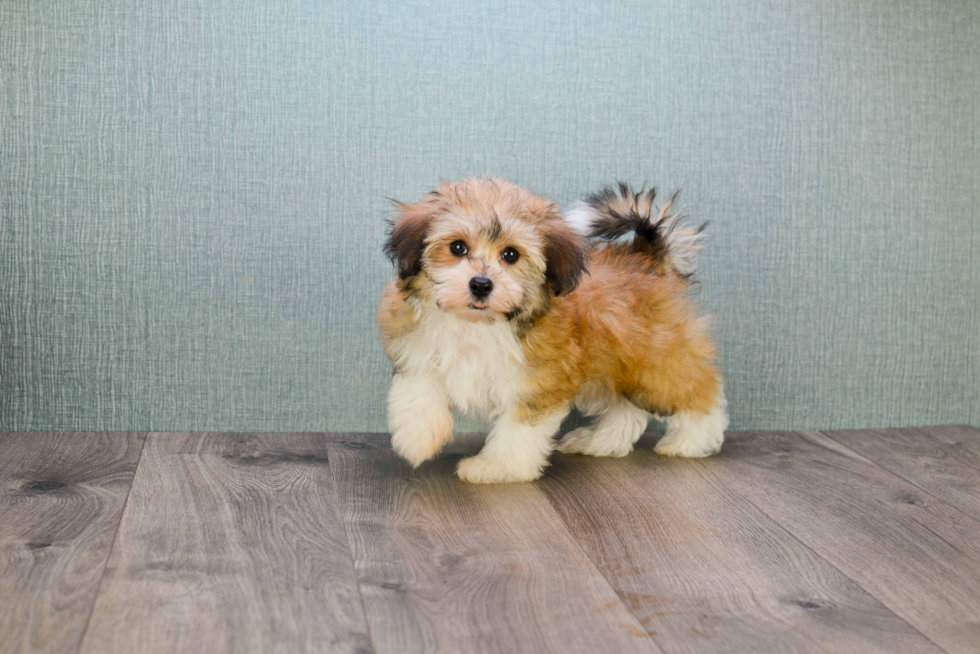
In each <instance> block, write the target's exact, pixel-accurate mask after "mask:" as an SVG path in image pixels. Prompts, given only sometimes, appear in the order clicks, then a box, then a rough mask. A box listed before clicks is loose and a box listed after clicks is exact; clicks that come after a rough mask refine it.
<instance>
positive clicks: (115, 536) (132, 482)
mask: <svg viewBox="0 0 980 654" xmlns="http://www.w3.org/2000/svg"><path fill="white" fill-rule="evenodd" d="M152 433H154V432H143V442H142V443H140V453H139V455H138V456H137V457H136V467H135V468H133V477H132V479H130V480H129V488H128V489H126V499H125V500H123V505H122V510H121V511H119V520H118V521H117V522H116V530H115V531H114V532H113V533H112V543H111V544H110V545H109V554H108V555H107V556H106V557H105V563H104V564H102V573H101V574H100V575H99V585H98V587H97V588H96V590H95V599H93V600H92V608H90V609H89V612H88V618H87V619H86V620H85V629H83V630H82V637H81V638H79V639H78V649H77V650H75V651H76V652H81V651H82V648H83V647H84V645H85V639H86V638H87V637H88V630H89V627H90V626H91V625H92V616H93V615H95V605H96V604H98V602H99V597H101V596H102V583H103V582H104V581H105V571H106V568H108V567H109V559H111V558H112V552H113V550H115V549H116V540H117V539H118V538H119V530H120V529H121V528H122V521H123V517H124V516H125V515H126V507H128V506H129V497H130V496H131V495H132V494H133V486H135V485H136V475H137V474H139V470H140V463H142V461H143V451H144V450H146V441H148V440H150V434H152Z"/></svg>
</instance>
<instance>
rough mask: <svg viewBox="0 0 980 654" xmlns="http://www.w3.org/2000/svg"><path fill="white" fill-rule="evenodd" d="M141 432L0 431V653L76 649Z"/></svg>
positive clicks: (133, 468) (130, 476)
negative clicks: (0, 432)
mask: <svg viewBox="0 0 980 654" xmlns="http://www.w3.org/2000/svg"><path fill="white" fill-rule="evenodd" d="M144 436H145V435H144V434H125V433H111V434H110V433H68V432H61V433H3V434H0V589H2V591H0V652H3V653H5V654H6V653H9V652H76V651H78V646H79V643H80V642H81V640H82V634H83V633H84V631H85V624H86V622H87V621H88V617H89V615H90V613H91V611H92V605H93V603H94V602H95V597H96V593H97V591H98V587H99V580H100V579H101V577H102V571H103V569H104V567H105V564H106V560H107V559H108V558H109V551H110V549H111V547H112V539H113V537H114V536H115V533H116V528H117V527H118V526H119V518H120V516H121V515H122V511H123V506H124V504H125V502H126V495H127V493H128V492H129V487H130V484H131V483H132V480H133V474H134V473H135V472H136V463H137V461H138V459H139V454H140V449H141V448H142V446H143V439H144Z"/></svg>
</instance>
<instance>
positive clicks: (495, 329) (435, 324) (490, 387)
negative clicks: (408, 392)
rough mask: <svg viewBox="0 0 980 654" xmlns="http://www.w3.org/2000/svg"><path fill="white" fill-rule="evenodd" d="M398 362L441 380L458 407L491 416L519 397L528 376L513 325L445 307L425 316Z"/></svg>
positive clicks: (410, 369) (409, 338) (407, 367)
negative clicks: (474, 319) (458, 314)
mask: <svg viewBox="0 0 980 654" xmlns="http://www.w3.org/2000/svg"><path fill="white" fill-rule="evenodd" d="M399 363H400V364H401V365H402V366H403V367H404V368H405V369H406V370H409V371H412V372H415V373H417V374H431V375H433V376H434V377H436V378H437V379H438V380H440V381H441V383H442V384H443V385H444V387H445V389H446V393H447V394H448V395H449V399H450V401H451V402H452V404H453V406H454V407H455V408H457V409H459V410H460V411H463V412H464V413H471V414H478V415H482V416H484V417H487V418H495V417H496V416H497V415H499V414H500V412H501V411H503V410H504V409H505V408H506V407H508V406H510V405H512V404H513V403H514V402H515V401H516V399H517V396H518V394H519V392H520V386H521V383H522V381H523V379H524V375H523V371H524V353H523V351H522V349H521V344H520V342H519V341H518V340H517V338H516V337H515V336H514V333H513V331H512V330H511V327H510V325H509V324H507V323H506V322H496V323H493V324H491V325H478V324H473V323H468V322H465V321H463V320H460V319H459V318H455V317H453V316H451V315H449V314H447V313H444V312H442V311H432V312H427V313H426V314H424V315H423V316H422V322H421V325H420V326H419V328H418V329H416V330H415V331H414V332H412V334H411V335H409V336H408V337H406V340H405V347H404V349H403V350H402V353H401V356H400V357H399Z"/></svg>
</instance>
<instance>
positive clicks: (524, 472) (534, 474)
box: [456, 455, 542, 484]
mask: <svg viewBox="0 0 980 654" xmlns="http://www.w3.org/2000/svg"><path fill="white" fill-rule="evenodd" d="M541 472H542V471H541V469H540V468H537V467H534V466H523V467H522V466H515V465H509V466H508V465H504V464H502V463H500V462H499V461H495V460H493V459H490V458H488V457H485V456H480V455H477V456H471V457H470V458H468V459H463V460H462V461H460V462H459V465H458V466H457V467H456V474H457V475H459V478H460V479H462V480H463V481H468V482H469V483H471V484H511V483H514V482H521V481H534V480H535V479H538V478H539V477H540V476H541Z"/></svg>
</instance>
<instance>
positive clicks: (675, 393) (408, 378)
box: [378, 179, 728, 483]
mask: <svg viewBox="0 0 980 654" xmlns="http://www.w3.org/2000/svg"><path fill="white" fill-rule="evenodd" d="M654 195H655V192H654V190H653V189H651V190H649V191H641V192H640V193H633V192H632V191H631V190H630V189H629V187H627V186H626V185H624V184H620V185H619V187H618V189H615V190H614V189H605V190H603V191H602V192H600V193H597V194H594V195H592V196H590V197H588V198H587V199H586V200H585V201H584V202H580V203H579V204H577V205H576V206H575V207H574V208H573V209H572V210H571V211H570V212H569V214H568V216H567V217H563V216H562V214H561V211H560V210H559V207H558V206H557V205H556V204H555V203H554V202H551V201H549V200H547V199H544V198H542V197H539V196H537V195H534V194H533V193H531V192H529V191H527V190H524V189H522V188H521V187H519V186H517V185H516V184H513V183H511V182H508V181H505V180H502V179H468V180H464V181H460V182H455V183H443V184H442V185H441V186H439V187H438V188H437V189H435V190H433V191H432V192H430V193H429V194H428V196H426V197H425V198H424V199H423V200H421V201H420V202H417V203H415V204H405V203H401V202H396V207H397V216H396V217H395V219H394V220H393V221H392V226H391V232H390V235H389V238H388V241H387V243H386V244H385V251H386V253H387V254H388V256H389V257H390V258H391V260H392V262H393V263H396V264H397V267H398V278H397V280H395V281H393V282H389V283H388V284H387V286H386V287H385V292H384V295H383V297H382V299H381V305H380V308H379V311H378V322H379V325H380V327H381V334H382V337H383V339H384V344H385V352H386V353H387V354H388V357H389V358H390V359H391V362H392V364H393V366H394V379H393V381H392V385H391V391H390V393H389V395H388V426H389V430H390V431H391V443H392V447H393V448H394V450H395V451H396V452H397V453H398V454H399V455H400V456H402V457H403V458H404V459H406V460H407V461H408V462H409V463H411V464H412V465H413V466H418V465H419V464H420V463H422V462H423V461H425V460H427V459H429V458H431V457H433V456H434V455H435V454H436V453H438V452H439V450H440V449H441V448H442V446H443V445H445V444H446V442H448V441H449V440H451V439H452V432H453V416H452V413H451V409H452V408H455V409H458V410H460V411H462V412H465V413H468V414H477V415H483V416H485V417H487V418H489V419H490V420H492V421H493V427H492V429H491V430H490V433H489V435H488V437H487V441H486V445H485V446H484V447H483V449H482V451H481V452H480V453H479V454H478V455H477V456H473V457H470V458H467V459H463V460H462V461H460V463H459V466H458V468H457V474H458V475H459V477H460V478H461V479H463V480H465V481H468V482H472V483H498V482H522V481H532V480H534V479H537V478H539V477H540V476H541V474H542V471H543V470H544V468H545V467H546V466H547V465H548V457H549V455H550V454H551V452H552V450H553V449H554V447H555V444H554V442H553V440H552V439H553V437H554V435H555V433H556V432H557V431H558V429H559V426H560V425H561V422H562V419H563V418H565V416H566V415H567V414H568V412H569V410H570V409H571V408H572V406H573V405H574V406H576V407H578V408H579V409H580V410H581V411H582V412H583V413H584V414H586V415H588V416H594V417H595V420H594V422H593V423H592V424H591V425H589V426H587V427H582V428H580V429H576V430H574V431H572V432H570V433H569V434H567V435H566V436H565V437H564V438H563V439H562V440H561V442H560V443H558V445H557V447H558V449H559V450H560V451H562V452H566V453H579V454H589V455H592V456H625V455H626V454H628V453H629V452H630V451H631V450H632V449H633V444H634V443H635V442H636V441H637V439H638V438H639V437H640V435H641V434H642V433H643V431H644V429H646V426H647V423H648V421H649V419H650V417H651V415H654V416H657V417H665V418H666V420H667V433H666V435H665V436H664V438H662V439H661V440H660V442H659V443H658V444H657V446H656V451H657V452H658V453H660V454H663V455H666V456H684V457H703V456H708V455H711V454H714V453H716V452H718V451H719V449H720V448H721V444H722V440H723V439H724V431H725V428H726V427H727V426H728V417H727V414H726V411H725V404H726V403H725V398H724V393H723V387H722V379H721V375H720V373H719V371H718V370H717V368H716V367H715V365H714V363H713V361H714V358H715V347H714V345H713V344H712V341H711V338H710V335H709V333H708V325H707V321H706V320H705V319H703V318H699V317H698V315H697V312H696V311H695V309H694V307H693V306H692V305H691V303H690V302H689V301H688V300H687V299H686V293H687V291H688V288H689V285H690V283H691V276H692V274H693V273H694V263H695V262H694V255H695V253H696V251H697V249H698V248H699V240H698V237H699V234H700V233H701V230H702V229H703V225H702V226H697V227H695V226H690V225H688V224H686V223H685V222H684V220H683V218H682V217H679V216H678V215H676V214H674V213H672V211H673V207H674V197H672V198H670V199H669V200H668V201H667V202H666V203H665V204H664V205H663V206H662V207H661V208H660V209H659V210H655V208H654V203H653V201H654ZM675 197H676V196H675ZM629 233H633V234H634V236H633V238H632V240H631V241H630V242H620V241H617V240H615V239H618V238H619V237H621V236H625V235H627V234H629ZM587 237H588V238H587ZM589 238H592V239H595V240H594V242H590V240H589Z"/></svg>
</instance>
